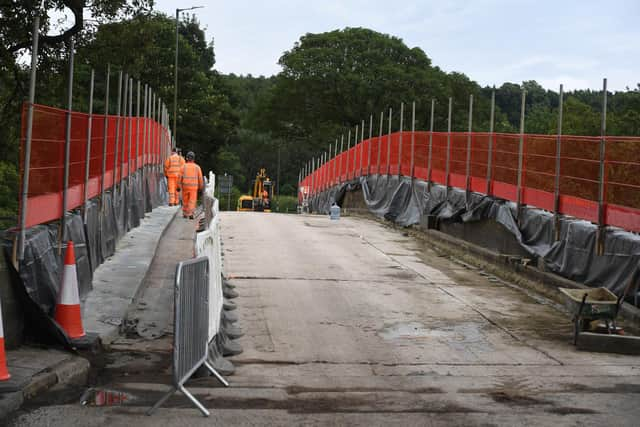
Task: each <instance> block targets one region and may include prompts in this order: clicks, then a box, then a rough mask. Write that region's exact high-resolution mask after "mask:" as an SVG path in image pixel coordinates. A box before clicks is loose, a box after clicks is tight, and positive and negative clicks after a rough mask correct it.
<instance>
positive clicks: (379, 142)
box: [376, 111, 384, 182]
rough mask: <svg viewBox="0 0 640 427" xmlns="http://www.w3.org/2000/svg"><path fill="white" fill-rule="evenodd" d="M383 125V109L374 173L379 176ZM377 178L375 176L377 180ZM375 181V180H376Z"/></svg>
mask: <svg viewBox="0 0 640 427" xmlns="http://www.w3.org/2000/svg"><path fill="white" fill-rule="evenodd" d="M383 126H384V111H380V129H379V131H378V161H377V163H378V169H377V172H376V174H377V175H378V177H379V176H380V156H381V155H382V127H383ZM377 179H378V178H376V180H377ZM376 182H377V181H376Z"/></svg>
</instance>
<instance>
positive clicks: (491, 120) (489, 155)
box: [487, 88, 496, 196]
mask: <svg viewBox="0 0 640 427" xmlns="http://www.w3.org/2000/svg"><path fill="white" fill-rule="evenodd" d="M495 111H496V90H495V88H494V89H493V90H492V91H491V113H490V114H491V115H490V117H489V152H488V153H487V196H491V194H492V193H493V189H492V185H491V180H492V179H493V176H492V174H493V124H494V122H495Z"/></svg>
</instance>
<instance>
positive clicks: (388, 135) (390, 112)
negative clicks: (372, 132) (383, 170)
mask: <svg viewBox="0 0 640 427" xmlns="http://www.w3.org/2000/svg"><path fill="white" fill-rule="evenodd" d="M392 115H393V110H392V109H391V107H389V133H388V134H387V176H388V175H389V174H390V173H391V117H392Z"/></svg>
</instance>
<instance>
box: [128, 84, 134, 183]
mask: <svg viewBox="0 0 640 427" xmlns="http://www.w3.org/2000/svg"><path fill="white" fill-rule="evenodd" d="M132 137H133V78H129V142H128V144H127V183H128V184H129V188H131V138H132ZM129 191H131V190H129Z"/></svg>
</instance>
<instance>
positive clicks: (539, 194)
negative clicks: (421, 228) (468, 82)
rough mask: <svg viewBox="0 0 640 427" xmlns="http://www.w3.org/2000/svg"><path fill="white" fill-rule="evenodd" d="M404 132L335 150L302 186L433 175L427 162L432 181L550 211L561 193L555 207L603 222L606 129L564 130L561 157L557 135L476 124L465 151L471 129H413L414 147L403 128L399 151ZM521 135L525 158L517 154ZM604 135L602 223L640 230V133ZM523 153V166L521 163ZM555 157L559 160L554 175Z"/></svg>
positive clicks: (316, 188) (320, 188) (314, 189)
mask: <svg viewBox="0 0 640 427" xmlns="http://www.w3.org/2000/svg"><path fill="white" fill-rule="evenodd" d="M400 134H401V133H400V132H395V133H391V134H390V135H389V134H387V135H382V136H378V137H372V138H371V139H368V140H365V141H362V142H360V143H359V144H357V145H356V146H354V147H351V148H349V149H348V150H345V151H343V152H342V153H339V154H337V155H336V156H335V157H334V159H332V160H330V161H329V162H327V163H326V164H325V165H324V166H322V167H319V168H316V169H315V170H312V171H311V172H310V173H309V174H307V176H303V177H302V180H301V183H300V185H301V187H310V189H311V196H313V195H314V194H317V193H318V192H319V191H323V190H324V189H326V188H327V187H328V186H330V185H334V184H336V183H338V182H344V181H347V180H351V179H355V178H357V177H360V176H364V175H368V174H377V173H380V174H383V175H384V174H391V175H395V174H402V175H405V176H413V177H415V178H420V179H425V180H428V178H429V165H430V166H431V168H430V172H431V182H433V183H437V184H442V185H447V184H448V185H449V186H452V187H458V188H461V189H468V190H470V191H475V192H479V193H487V192H488V193H489V194H491V195H493V196H496V197H499V198H502V199H506V200H511V201H514V202H518V201H519V202H521V203H523V204H526V205H530V206H533V207H537V208H541V209H545V210H549V211H554V209H555V200H556V197H557V199H558V201H559V203H558V209H557V213H560V214H565V215H570V216H574V217H576V218H580V219H585V220H588V221H591V222H595V223H597V222H598V209H599V203H598V199H599V190H600V185H601V178H600V143H601V139H602V138H601V137H585V136H573V135H562V136H561V137H560V138H559V139H560V157H559V158H557V156H556V149H557V141H558V137H557V136H556V135H529V134H525V135H522V136H521V135H520V134H504V133H486V132H485V133H483V132H478V133H476V132H473V133H471V152H470V155H469V156H467V154H468V153H467V150H468V149H467V143H468V137H469V133H467V132H451V133H450V134H449V133H447V132H433V133H431V132H425V131H416V132H415V134H414V135H413V138H414V144H413V147H414V148H413V153H412V151H411V145H412V144H411V140H412V132H410V131H404V132H402V151H401V152H400ZM521 139H522V144H523V145H522V159H520V155H519V153H520V140H521ZM604 139H605V145H606V150H605V158H604V166H603V169H604V176H603V179H602V185H603V186H604V189H605V192H604V195H605V197H604V200H603V210H604V221H603V223H602V224H600V225H613V226H617V227H622V228H624V229H626V230H629V231H635V232H638V231H640V160H639V159H640V138H638V137H612V136H607V137H605V138H604ZM490 141H491V143H490ZM369 145H371V159H370V161H369V157H368V156H369V155H368V153H369V148H368V147H369ZM429 148H430V149H431V156H429ZM400 155H401V156H402V159H401V160H402V161H401V162H399V156H400ZM412 158H413V161H414V163H413V164H414V170H413V174H412V173H411V172H412V171H411V159H412ZM520 160H522V168H519V163H520ZM334 162H335V167H334ZM467 162H468V163H469V164H467ZM556 162H559V166H560V168H559V170H560V174H559V175H558V176H557V177H556ZM489 168H490V170H489ZM467 171H468V176H467ZM327 176H328V178H327ZM467 178H468V179H467ZM556 179H557V180H558V188H556ZM518 181H520V187H518ZM467 182H468V187H467ZM518 192H520V194H518ZM556 194H557V196H556Z"/></svg>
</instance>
